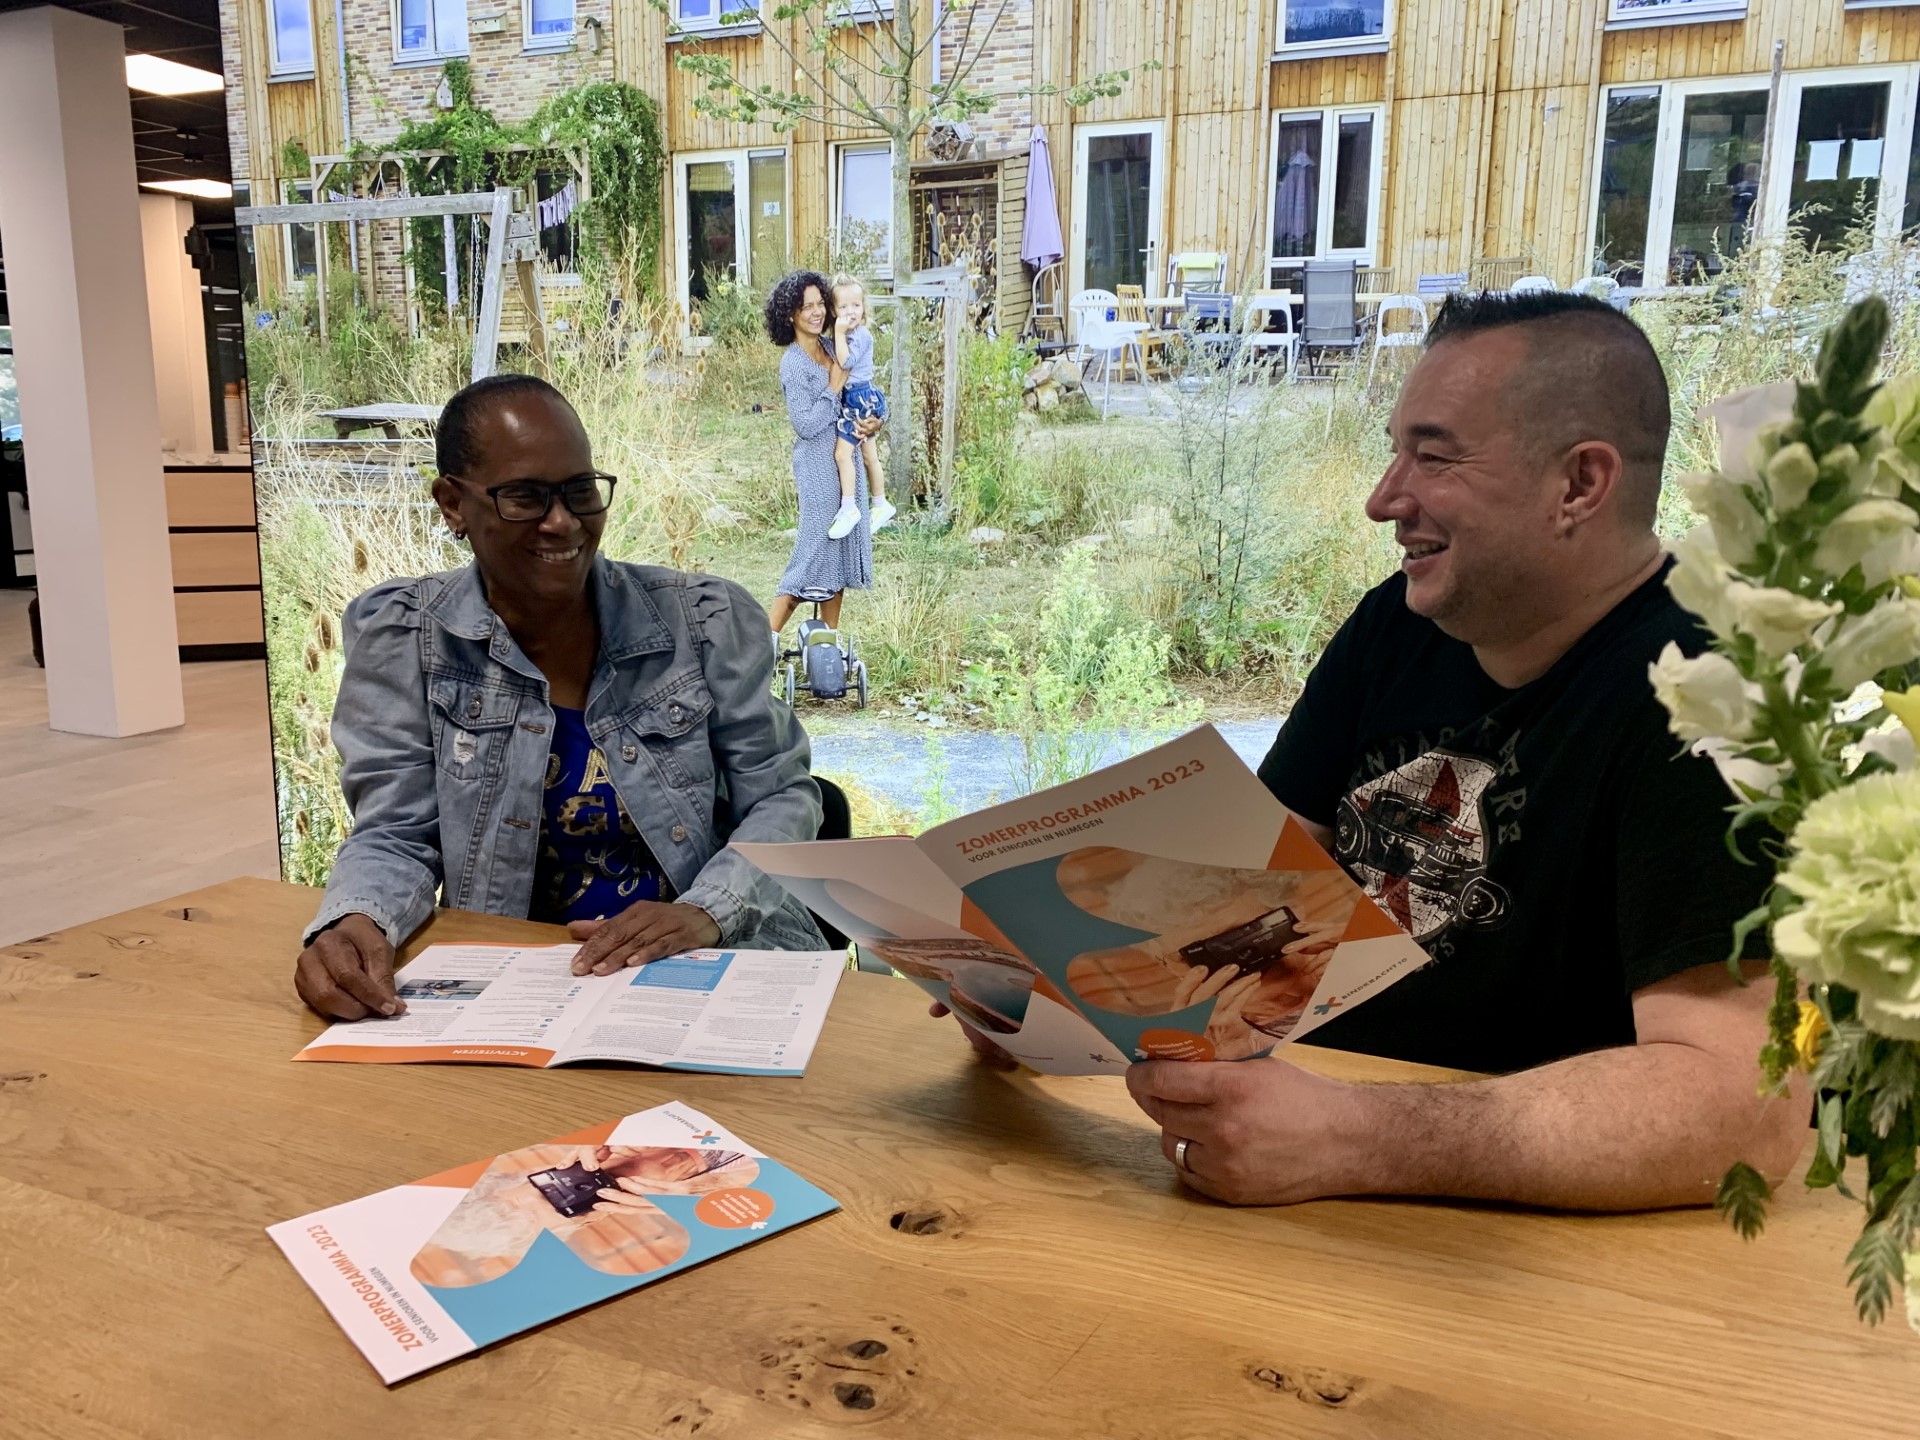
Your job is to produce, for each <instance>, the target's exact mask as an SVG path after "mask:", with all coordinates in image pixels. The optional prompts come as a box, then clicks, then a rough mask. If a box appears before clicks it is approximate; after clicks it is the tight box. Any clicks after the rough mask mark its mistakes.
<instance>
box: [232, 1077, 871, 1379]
mask: <svg viewBox="0 0 1920 1440" xmlns="http://www.w3.org/2000/svg"><path fill="white" fill-rule="evenodd" d="M839 1208H840V1207H839V1205H838V1203H837V1202H836V1201H835V1200H834V1199H833V1197H832V1196H830V1195H828V1194H826V1193H825V1192H824V1191H821V1190H817V1189H815V1188H814V1187H813V1186H812V1185H809V1184H808V1183H807V1182H806V1181H804V1180H802V1179H801V1178H800V1177H799V1176H798V1175H795V1174H794V1173H793V1172H792V1171H791V1170H789V1169H787V1168H786V1166H784V1165H781V1164H780V1163H779V1162H777V1161H774V1160H769V1159H768V1158H767V1157H766V1156H764V1155H762V1154H761V1153H760V1152H759V1151H758V1150H755V1149H754V1148H753V1147H752V1146H751V1145H748V1144H747V1143H746V1142H745V1141H743V1140H740V1139H739V1138H737V1137H736V1136H733V1135H730V1134H728V1133H727V1132H726V1131H725V1130H723V1129H721V1128H720V1127H719V1126H718V1125H716V1124H714V1122H713V1121H711V1120H709V1119H708V1118H707V1117H706V1116H704V1115H702V1114H700V1113H699V1112H698V1111H697V1110H690V1109H688V1108H687V1107H686V1106H684V1105H682V1104H680V1103H679V1102H678V1101H674V1102H671V1103H669V1104H666V1105H656V1106H655V1107H654V1108H653V1109H651V1110H642V1111H641V1112H639V1113H638V1114H636V1115H629V1116H627V1117H626V1118H624V1119H622V1120H617V1121H608V1122H607V1123H606V1124H604V1125H596V1126H594V1127H592V1128H591V1129H588V1130H580V1131H577V1132H575V1133H574V1134H572V1135H562V1136H561V1137H560V1138H559V1139H557V1140H548V1141H545V1142H544V1143H542V1144H538V1145H529V1146H526V1147H525V1148H523V1149H519V1150H510V1151H508V1152H507V1153H506V1154H504V1155H494V1156H490V1157H488V1158H487V1159H485V1160H476V1161H474V1162H473V1163H472V1164H471V1165H463V1166H461V1167H460V1168H459V1169H457V1170H448V1171H445V1172H444V1173H442V1174H439V1175H429V1176H428V1177H427V1178H426V1179H424V1180H416V1181H414V1182H413V1183H412V1184H410V1185H396V1186H394V1187H393V1188H392V1189H391V1190H382V1191H381V1192H380V1193H379V1194H377V1195H368V1196H366V1197H365V1198H364V1199H360V1200H350V1201H348V1202H347V1203H346V1204H344V1205H335V1206H333V1207H332V1208H330V1209H326V1210H317V1211H315V1212H314V1213H313V1214H311V1215H303V1216H301V1217H300V1218H299V1219H298V1220H283V1221H282V1222H281V1223H280V1224H278V1225H270V1226H268V1227H267V1234H268V1235H270V1236H272V1237H273V1243H274V1244H276V1245H278V1246H279V1247H280V1249H281V1250H282V1251H283V1252H284V1253H285V1255H286V1257H287V1259H288V1260H289V1261H291V1262H292V1263H293V1268H294V1269H295V1270H297V1271H298V1272H299V1273H300V1278H301V1279H302V1280H304V1281H306V1282H307V1284H308V1285H309V1286H310V1287H311V1288H312V1290H313V1293H314V1294H316V1295H318V1296H319V1297H320V1303H321V1304H322V1305H325V1306H326V1307H327V1313H328V1314H330V1315H332V1316H333V1318H334V1321H335V1323H336V1324H338V1325H339V1326H340V1328H341V1329H342V1330H344V1331H346V1333H347V1338H348V1339H349V1340H351V1341H353V1343H354V1344H355V1345H356V1346H358V1347H359V1349H360V1353H361V1354H362V1355H365V1356H366V1357H367V1359H368V1360H369V1361H370V1362H371V1363H372V1365H373V1368H374V1369H375V1370H377V1371H379V1372H380V1378H381V1379H382V1380H384V1381H386V1382H387V1384H389V1385H391V1384H393V1383H394V1382H395V1381H396V1380H404V1379H406V1377H407V1376H409V1375H417V1374H419V1373H420V1372H421V1371H422V1370H431V1369H432V1368H433V1367H434V1366H436V1365H444V1364H445V1363H446V1362H447V1361H449V1360H455V1359H458V1358H459V1357H460V1356H462V1355H467V1354H470V1353H472V1352H473V1351H475V1350H478V1349H480V1348H481V1347H482V1346H484V1345H491V1344H492V1343H493V1342H494V1341H496V1340H503V1339H505V1338H506V1337H507V1336H509V1335H516V1334H518V1333H519V1332H520V1331H522V1330H530V1329H532V1328H533V1327H534V1326H535V1325H540V1324H543V1323H545V1322H546V1321H548V1320H552V1319H555V1318H557V1317H559V1316H561V1315H569V1314H571V1313H572V1312H574V1311H575V1310H579V1309H582V1308H584V1307H586V1306H588V1305H592V1304H595V1303H597V1302H599V1301H601V1300H605V1299H607V1298H608V1297H610V1296H613V1295H620V1294H624V1293H625V1292H626V1291H628V1290H637V1289H639V1288H640V1287H641V1286H642V1285H651V1284H652V1283H653V1282H654V1281H656V1280H662V1279H665V1278H666V1277H667V1276H669V1275H672V1274H675V1273H677V1272H678V1271H681V1270H688V1269H691V1268H692V1267H693V1266H695V1265H699V1264H701V1263H703V1262H705V1261H707V1260H711V1259H713V1258H714V1257H716V1256H719V1255H724V1254H726V1253H727V1252H728V1251H730V1250H738V1249H739V1248H740V1247H741V1246H742V1245H751V1244H752V1243H753V1242H754V1241H756V1240H764V1239H766V1238H767V1237H768V1236H769V1235H773V1234H775V1233H777V1232H778V1231H781V1230H786V1229H789V1228H791V1227H792V1226H795V1225H799V1224H802V1223H803V1222H805V1221H808V1220H812V1219H815V1218H817V1217H818V1216H821V1215H826V1214H829V1213H831V1212H832V1211H834V1210H837V1209H839Z"/></svg>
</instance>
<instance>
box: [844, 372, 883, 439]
mask: <svg viewBox="0 0 1920 1440" xmlns="http://www.w3.org/2000/svg"><path fill="white" fill-rule="evenodd" d="M886 418H887V397H886V396H884V395H882V394H881V393H880V390H879V387H877V386H874V385H861V384H856V383H854V382H852V381H848V382H847V385H846V388H845V389H843V390H842V391H841V392H840V422H839V424H837V425H836V426H834V430H835V432H836V433H838V435H839V436H840V438H841V439H842V440H844V441H846V442H847V443H848V444H849V445H858V444H859V443H860V439H861V436H860V432H859V431H858V430H856V429H854V428H853V426H854V422H855V421H856V420H869V419H878V420H884V419H886Z"/></svg>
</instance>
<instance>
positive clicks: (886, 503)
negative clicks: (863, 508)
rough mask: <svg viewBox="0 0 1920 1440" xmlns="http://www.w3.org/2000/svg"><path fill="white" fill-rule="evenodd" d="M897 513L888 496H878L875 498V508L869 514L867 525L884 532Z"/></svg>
mask: <svg viewBox="0 0 1920 1440" xmlns="http://www.w3.org/2000/svg"><path fill="white" fill-rule="evenodd" d="M895 513H896V512H895V510H894V508H893V503H892V502H891V501H890V500H888V499H887V497H886V496H884V495H876V496H874V497H873V508H872V509H871V510H869V511H868V512H867V524H869V525H871V526H872V527H873V528H874V529H876V530H884V529H886V528H887V522H888V521H889V520H891V519H893V517H894V515H895Z"/></svg>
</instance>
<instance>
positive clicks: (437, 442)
mask: <svg viewBox="0 0 1920 1440" xmlns="http://www.w3.org/2000/svg"><path fill="white" fill-rule="evenodd" d="M513 395H545V396H548V397H550V398H551V399H554V400H558V401H559V402H560V403H561V404H562V405H564V406H566V408H567V409H568V410H569V411H571V410H572V409H573V405H572V403H571V402H570V401H568V399H567V397H566V396H564V395H562V394H561V393H560V392H559V391H558V390H556V389H554V388H553V386H551V385H549V384H548V383H547V382H546V381H544V380H542V379H541V378H540V377H539V376H538V375H488V376H486V377H485V378H484V379H480V380H476V381H474V382H473V383H472V384H471V385H469V386H467V387H466V388H465V389H464V390H460V391H457V392H455V394H454V397H453V398H452V399H451V400H449V401H447V404H446V408H445V409H444V410H442V411H441V412H440V423H439V425H438V426H437V427H436V428H435V430H434V434H433V466H434V469H436V470H437V471H439V472H440V473H441V474H442V475H462V474H465V473H466V471H467V469H468V467H469V466H471V465H472V464H473V462H474V461H475V460H476V459H477V458H479V447H478V443H477V442H476V441H475V439H474V429H475V427H476V426H478V424H479V422H480V417H481V416H482V415H484V414H486V412H487V411H488V410H490V409H491V408H492V407H493V406H494V405H496V404H497V403H499V402H500V401H502V400H505V399H507V398H508V397H509V396H513Z"/></svg>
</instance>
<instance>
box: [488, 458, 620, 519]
mask: <svg viewBox="0 0 1920 1440" xmlns="http://www.w3.org/2000/svg"><path fill="white" fill-rule="evenodd" d="M454 478H456V479H457V478H459V477H457V476H456V477H454ZM618 483H619V482H618V480H617V479H616V477H614V476H612V475H608V474H605V473H604V472H602V471H599V470H595V471H592V472H590V473H588V474H585V475H576V476H574V477H573V478H572V479H571V480H562V481H560V482H559V483H558V484H549V483H548V482H547V481H544V480H509V481H508V482H507V483H506V484H504V485H489V486H487V487H486V493H487V494H488V495H489V496H490V497H491V498H492V500H493V508H494V509H495V510H496V511H498V512H499V515H500V518H501V519H502V520H511V521H514V522H515V523H519V524H525V523H527V522H530V521H534V520H544V519H546V518H547V512H548V511H549V510H551V509H552V508H553V502H554V501H555V500H558V501H559V502H560V503H561V504H562V505H564V506H566V507H567V509H568V510H570V511H572V512H573V513H574V514H575V515H598V514H601V513H602V512H603V511H605V510H606V508H607V506H609V505H611V504H612V503H613V487H614V486H615V485H616V484H618Z"/></svg>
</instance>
